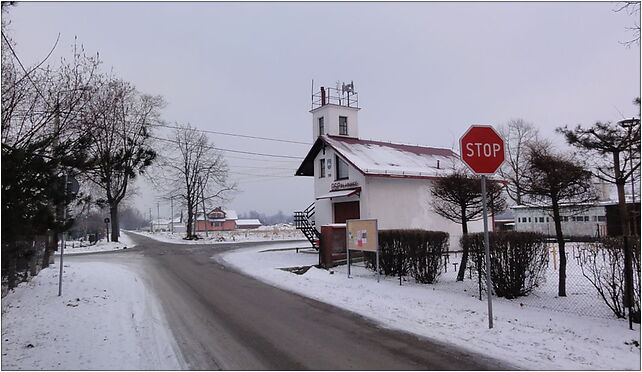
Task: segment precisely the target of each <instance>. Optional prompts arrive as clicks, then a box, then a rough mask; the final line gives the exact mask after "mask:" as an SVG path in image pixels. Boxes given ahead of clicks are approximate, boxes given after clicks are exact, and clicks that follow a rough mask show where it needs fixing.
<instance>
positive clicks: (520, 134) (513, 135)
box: [499, 119, 537, 205]
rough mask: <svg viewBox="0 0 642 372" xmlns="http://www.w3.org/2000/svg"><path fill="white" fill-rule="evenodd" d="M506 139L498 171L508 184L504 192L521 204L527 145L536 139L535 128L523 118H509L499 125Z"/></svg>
mask: <svg viewBox="0 0 642 372" xmlns="http://www.w3.org/2000/svg"><path fill="white" fill-rule="evenodd" d="M499 132H500V134H501V135H502V137H504V140H505V141H506V154H507V157H506V162H505V163H504V165H503V166H502V167H501V168H500V169H499V173H500V175H501V176H502V178H504V179H505V180H506V181H507V182H508V184H507V185H506V193H507V194H508V197H509V198H511V199H512V200H513V201H514V202H515V203H517V204H518V205H521V204H522V203H523V200H522V199H523V196H524V191H523V188H524V185H523V184H524V173H525V172H526V168H527V167H528V161H527V157H528V146H529V145H531V144H532V143H534V142H535V141H537V128H535V126H534V125H533V124H531V123H528V122H526V121H524V120H523V119H515V120H511V121H509V122H508V123H506V124H505V125H502V126H500V127H499Z"/></svg>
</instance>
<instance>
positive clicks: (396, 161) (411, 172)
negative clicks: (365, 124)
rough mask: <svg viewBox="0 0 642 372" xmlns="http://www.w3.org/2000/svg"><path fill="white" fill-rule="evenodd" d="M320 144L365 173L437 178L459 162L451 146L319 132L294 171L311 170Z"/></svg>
mask: <svg viewBox="0 0 642 372" xmlns="http://www.w3.org/2000/svg"><path fill="white" fill-rule="evenodd" d="M324 145H328V146H330V147H331V148H333V149H334V150H335V152H336V153H337V154H339V155H340V156H341V157H342V158H343V159H344V160H346V161H347V162H348V163H350V164H351V165H352V166H353V167H355V168H356V169H358V170H359V171H360V172H361V173H363V174H365V175H373V176H389V177H413V178H437V177H443V176H445V175H447V174H450V172H452V170H453V169H454V167H455V165H456V164H457V163H459V162H460V160H459V156H458V155H457V154H456V153H455V152H454V151H452V150H451V149H444V148H437V147H428V146H418V145H407V144H398V143H391V142H383V141H372V140H363V139H358V138H352V137H344V136H327V135H323V136H319V138H318V139H317V141H316V142H315V143H314V145H313V146H312V148H311V149H310V152H309V153H308V155H307V156H306V157H305V159H304V160H303V162H302V163H301V166H300V167H299V169H298V170H297V172H296V175H298V176H311V175H313V174H314V164H313V162H314V159H315V157H316V156H317V154H318V153H319V151H320V150H321V148H322V146H324Z"/></svg>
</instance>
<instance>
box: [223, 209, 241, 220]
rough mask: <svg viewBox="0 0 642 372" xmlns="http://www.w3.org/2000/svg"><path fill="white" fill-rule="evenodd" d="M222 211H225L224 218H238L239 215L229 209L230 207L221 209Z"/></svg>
mask: <svg viewBox="0 0 642 372" xmlns="http://www.w3.org/2000/svg"><path fill="white" fill-rule="evenodd" d="M223 212H224V213H225V219H226V220H238V219H239V216H238V215H237V214H236V211H234V210H231V209H223Z"/></svg>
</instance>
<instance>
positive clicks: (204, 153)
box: [162, 124, 236, 239]
mask: <svg viewBox="0 0 642 372" xmlns="http://www.w3.org/2000/svg"><path fill="white" fill-rule="evenodd" d="M178 127H179V128H178V129H176V130H175V131H174V135H173V138H172V139H171V143H172V145H171V146H170V149H169V151H168V154H166V155H165V156H164V157H165V159H164V161H163V164H162V165H163V171H164V172H165V174H164V179H165V180H166V181H167V182H166V183H165V185H163V186H164V187H163V188H164V192H165V194H166V195H168V196H175V197H179V199H180V201H181V204H182V205H183V206H184V207H185V209H186V210H187V223H186V228H187V229H186V236H185V239H197V238H198V236H197V235H196V231H195V230H196V216H197V214H198V206H199V203H208V204H211V203H212V202H214V201H215V200H217V201H221V200H225V198H226V196H227V195H228V193H229V192H231V191H234V190H235V189H236V184H234V183H230V181H229V180H228V167H227V163H226V161H225V159H224V158H223V155H221V153H220V151H218V150H216V148H215V147H214V146H213V145H212V144H210V142H209V139H208V137H207V136H206V135H205V134H204V133H202V132H199V131H198V130H196V129H195V128H193V127H192V126H191V125H189V124H185V125H178ZM172 218H173V216H172Z"/></svg>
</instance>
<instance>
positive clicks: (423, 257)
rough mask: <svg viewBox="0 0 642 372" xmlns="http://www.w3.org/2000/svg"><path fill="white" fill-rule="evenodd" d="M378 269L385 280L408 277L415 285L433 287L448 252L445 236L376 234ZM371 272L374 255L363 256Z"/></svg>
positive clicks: (402, 232) (421, 232)
mask: <svg viewBox="0 0 642 372" xmlns="http://www.w3.org/2000/svg"><path fill="white" fill-rule="evenodd" d="M379 248H380V250H381V253H380V256H379V267H380V270H381V273H382V274H384V275H389V276H399V277H400V278H401V277H402V276H407V275H410V276H411V277H413V278H415V280H416V281H417V282H419V283H435V282H437V277H438V276H439V274H441V267H442V260H443V254H444V253H445V252H446V251H447V250H448V233H445V232H442V231H426V230H381V231H379ZM366 264H367V266H368V267H369V268H371V269H374V268H375V255H374V254H370V255H366Z"/></svg>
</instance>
